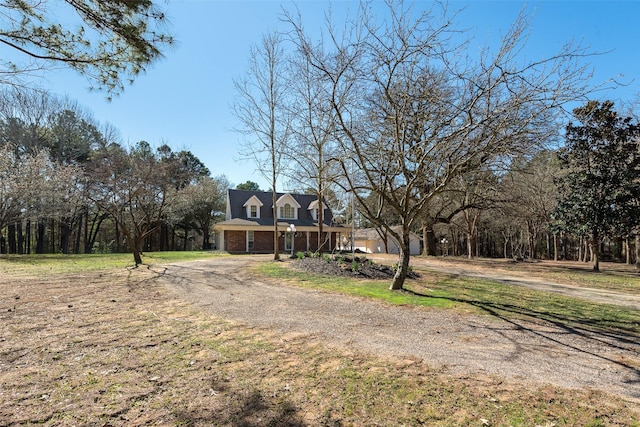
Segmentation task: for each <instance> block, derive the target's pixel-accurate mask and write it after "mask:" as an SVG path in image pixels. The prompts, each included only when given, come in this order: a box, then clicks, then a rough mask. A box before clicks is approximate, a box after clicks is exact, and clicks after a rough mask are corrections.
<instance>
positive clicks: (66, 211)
mask: <svg viewBox="0 0 640 427" xmlns="http://www.w3.org/2000/svg"><path fill="white" fill-rule="evenodd" d="M0 177H1V178H2V179H1V180H0V251H1V253H13V254H24V253H94V252H121V251H131V252H132V253H133V255H134V259H135V261H136V263H137V264H139V263H141V262H142V260H141V256H140V253H141V251H143V250H146V251H151V250H180V249H182V250H186V249H193V248H203V249H209V248H211V246H212V243H211V240H210V230H211V225H212V223H213V222H214V221H215V220H216V219H217V218H219V217H220V216H221V215H222V216H223V215H224V209H225V197H226V190H227V188H228V187H229V183H228V181H227V179H226V178H225V177H224V176H218V177H211V174H210V171H209V170H208V169H207V168H206V166H205V165H204V164H203V163H202V162H201V161H200V160H199V159H198V158H197V157H196V156H195V155H194V154H193V153H191V152H190V151H188V150H180V151H174V150H172V149H171V147H169V146H168V145H167V144H163V145H161V146H160V147H158V148H157V149H155V150H154V149H153V148H152V147H151V145H150V144H149V143H147V142H145V141H140V142H137V143H136V144H134V145H133V146H130V147H129V146H125V145H124V144H122V143H121V142H120V141H119V134H118V131H117V130H116V129H114V128H113V127H111V126H109V125H100V123H98V122H97V121H96V120H95V119H93V118H92V116H91V115H90V114H89V113H87V112H86V111H83V110H82V109H81V108H80V107H79V106H78V105H77V104H75V103H74V102H72V101H70V100H65V99H59V98H56V97H55V96H53V95H51V94H49V93H47V92H43V91H31V90H26V89H21V88H12V89H9V90H6V91H4V92H2V93H0ZM197 236H199V237H198V238H197V239H196V237H197Z"/></svg>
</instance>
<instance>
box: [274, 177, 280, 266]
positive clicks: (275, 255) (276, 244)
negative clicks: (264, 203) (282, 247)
mask: <svg viewBox="0 0 640 427" xmlns="http://www.w3.org/2000/svg"><path fill="white" fill-rule="evenodd" d="M272 184H273V190H272V191H273V193H272V194H273V195H272V202H273V260H274V261H279V260H280V251H279V248H278V207H277V206H276V202H277V201H278V199H277V194H276V174H275V171H274V173H273V181H272Z"/></svg>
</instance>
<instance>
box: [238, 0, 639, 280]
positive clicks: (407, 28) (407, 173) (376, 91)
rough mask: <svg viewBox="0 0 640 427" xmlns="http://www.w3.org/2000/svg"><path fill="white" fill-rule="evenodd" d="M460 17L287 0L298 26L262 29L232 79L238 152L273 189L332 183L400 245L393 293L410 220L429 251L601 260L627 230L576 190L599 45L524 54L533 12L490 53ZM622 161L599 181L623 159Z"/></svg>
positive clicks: (346, 209) (397, 6)
mask: <svg viewBox="0 0 640 427" xmlns="http://www.w3.org/2000/svg"><path fill="white" fill-rule="evenodd" d="M420 6H421V7H422V6H423V5H422V4H421V5H420ZM455 18H456V12H455V11H453V12H451V11H449V10H447V6H446V5H443V4H440V3H434V4H432V5H431V8H430V9H425V10H418V8H417V7H415V5H414V4H413V3H405V2H402V1H389V2H387V10H386V13H385V14H384V16H376V15H375V14H374V13H373V12H372V9H371V4H370V3H367V2H363V3H361V4H360V7H359V9H358V11H357V13H355V14H354V15H353V16H352V17H349V18H347V19H346V20H345V22H344V23H342V22H336V21H335V19H333V18H332V16H331V14H327V15H326V21H325V23H324V26H323V29H322V32H321V34H320V35H315V34H311V33H310V32H309V31H307V26H306V25H305V24H308V23H306V22H304V20H303V19H302V17H301V16H300V14H299V13H297V11H295V10H293V11H286V10H285V11H284V12H283V20H284V21H285V22H286V24H287V25H288V29H287V30H286V31H283V32H280V33H278V32H271V33H268V34H265V36H264V37H263V39H262V40H261V42H260V43H257V44H256V45H255V47H254V48H253V49H252V50H251V52H250V54H249V66H248V68H247V71H246V73H245V74H244V75H243V76H242V77H240V78H239V79H238V80H237V81H236V82H235V84H236V89H237V94H238V96H237V100H236V103H235V105H234V112H235V114H236V117H237V118H238V120H239V123H240V125H239V129H238V130H239V131H240V132H242V133H243V134H244V135H246V137H247V138H246V142H245V145H244V146H243V147H242V150H241V154H243V155H244V156H245V157H246V158H250V159H253V160H255V161H256V164H257V165H258V168H259V170H261V171H262V173H263V175H264V176H265V178H266V179H267V180H268V182H269V183H270V185H271V187H272V188H274V189H275V188H276V184H277V181H278V180H286V182H287V184H286V185H289V186H299V187H305V188H307V187H311V188H314V192H315V193H316V194H317V195H318V197H319V198H322V197H324V196H325V195H326V194H327V193H328V192H329V191H330V190H331V191H334V192H335V193H336V194H339V195H341V199H342V200H343V201H344V202H343V203H342V204H341V206H342V211H343V213H344V214H346V215H347V216H348V217H350V218H348V219H347V220H348V221H358V223H359V224H361V225H368V226H372V227H375V228H376V229H377V230H378V231H379V234H380V235H381V236H383V237H385V238H388V237H393V238H394V239H395V240H396V241H398V242H399V243H400V260H399V261H400V262H399V264H398V265H399V268H398V269H397V272H396V276H395V277H394V280H393V283H392V285H391V289H400V288H402V286H403V283H404V280H405V278H406V274H407V271H408V266H409V260H410V258H409V254H410V252H409V249H410V244H409V242H410V233H411V232H418V233H419V234H421V235H422V236H423V243H424V244H423V251H424V253H425V254H438V253H443V252H445V251H446V252H447V253H454V254H462V253H466V254H467V255H468V256H475V255H485V256H509V257H516V258H528V259H535V258H540V257H554V258H566V259H569V258H576V257H581V258H584V257H585V256H588V257H591V259H594V260H595V259H598V255H599V248H601V247H602V244H603V242H604V240H603V239H604V238H605V237H607V238H609V239H615V238H616V237H618V236H622V235H628V231H626V232H625V233H627V234H624V233H623V234H616V235H613V234H612V232H613V230H614V228H611V227H609V226H606V227H605V228H602V229H600V228H598V226H595V223H590V222H588V221H589V220H588V217H589V215H591V213H588V212H586V209H587V208H586V206H589V204H590V202H585V201H576V202H569V200H570V197H571V195H576V194H577V195H580V196H582V195H583V194H584V193H585V191H583V190H584V189H580V188H578V187H579V186H578V187H577V186H576V185H577V183H582V184H583V185H587V187H588V185H591V184H586V183H585V181H584V179H583V178H579V177H580V176H581V175H580V174H581V173H583V172H581V171H580V170H579V166H580V165H581V164H580V162H579V161H578V160H577V159H578V157H579V156H578V154H577V153H578V151H576V150H578V149H579V147H583V146H584V145H587V146H589V144H592V145H593V144H596V145H597V143H596V142H594V141H595V140H597V139H598V136H597V135H596V134H594V135H591V136H581V133H580V132H582V129H583V127H589V126H591V125H590V124H589V125H588V124H587V123H586V122H585V120H587V118H588V117H589V116H588V114H587V115H586V116H585V114H586V113H584V111H583V110H580V109H576V110H575V117H573V118H572V116H571V114H572V112H573V111H574V106H575V105H577V104H580V103H584V102H586V101H587V100H588V99H589V94H590V93H593V92H594V90H595V89H596V87H597V85H596V86H593V85H591V83H590V78H589V68H588V67H589V64H588V62H587V61H588V58H589V56H590V54H591V53H590V52H589V51H588V50H587V49H586V48H584V47H583V46H581V45H580V44H574V43H571V42H569V43H567V44H566V45H564V46H563V47H562V48H560V50H558V51H556V52H548V53H547V54H546V55H545V56H544V57H543V58H525V57H523V56H522V52H523V51H524V47H525V46H526V42H527V34H528V31H529V25H530V17H529V16H527V15H526V14H521V15H520V16H519V17H518V18H517V19H516V20H515V22H514V23H513V25H512V26H511V28H510V29H509V31H507V32H506V34H505V35H504V36H503V37H502V40H501V42H500V43H499V44H498V45H497V46H486V47H485V48H484V49H481V50H480V51H479V53H478V51H475V50H474V51H471V50H470V49H469V46H470V39H469V38H468V37H467V36H466V35H467V34H468V32H467V31H466V30H462V29H460V28H458V27H457V26H456V25H455ZM607 105H608V104H606V103H605V104H603V105H602V106H600V104H593V103H588V104H587V106H586V107H584V109H593V108H595V109H598V108H601V107H602V108H604V109H606V107H607ZM610 113H611V114H614V113H613V111H612V110H611V111H610ZM573 119H575V120H576V121H577V122H578V123H577V124H575V125H569V126H566V124H567V123H570V122H572V120H573ZM625 120H626V119H623V122H625ZM625 123H627V122H625ZM580 138H583V139H584V140H585V141H583V142H580V143H578V142H577V141H578V140H580ZM634 138H635V136H633V135H630V138H629V139H628V140H629V141H636V139H634ZM613 140H615V141H617V139H615V138H613ZM565 142H566V144H565ZM634 143H635V142H633V143H632V142H629V144H628V146H629V147H631V146H632V145H633V144H634ZM560 147H564V148H562V149H561V148H560ZM591 148H593V147H591ZM612 150H613V151H616V149H612ZM625 150H626V149H625ZM594 153H595V151H594V150H591V152H590V154H588V155H587V157H589V158H594V159H595V157H593V156H595V155H596V154H594ZM616 153H617V151H616ZM625 153H627V154H626V155H627V156H631V154H629V153H628V152H626V151H625ZM576 156H578V157H576ZM621 156H623V154H620V156H618V157H617V159H620V158H622V157H621ZM602 157H603V158H610V156H609V155H608V154H606V153H605V154H603V155H602ZM625 159H626V158H625ZM627 160H628V159H627ZM629 161H631V160H629ZM590 162H591V160H587V164H591V163H590ZM625 164H626V163H625ZM612 168H613V169H611V170H609V169H607V170H608V171H609V172H610V174H609V175H606V176H605V175H603V176H602V182H609V183H610V181H609V178H610V175H611V174H612V173H613V171H614V170H615V171H619V170H621V169H622V168H621V167H620V166H619V165H618V166H615V165H613V166H612ZM605 169H606V168H604V167H603V170H601V171H600V172H601V173H604V170H605ZM625 170H626V169H625ZM591 172H593V171H590V172H588V173H591ZM574 178H575V180H574V181H575V182H574V181H572V179H574ZM627 179H630V177H628V176H627ZM634 179H636V180H637V178H634ZM607 185H610V186H611V185H614V184H607ZM588 188H589V189H591V188H592V187H588ZM611 190H612V188H611V187H607V188H606V189H605V188H604V184H603V188H602V189H601V191H603V192H605V193H608V194H610V192H611ZM599 191H600V190H599ZM616 191H617V190H616ZM616 194H617V193H616ZM594 197H595V196H594ZM612 197H613V196H612ZM625 198H626V199H625ZM614 199H615V203H622V199H625V200H627V199H628V200H627V201H625V205H624V206H625V208H624V209H622V208H618V207H615V208H609V209H608V211H607V213H606V215H609V216H607V218H609V219H610V220H611V221H613V222H615V221H617V220H618V219H619V217H617V216H615V217H614V216H611V215H610V214H611V213H612V212H613V211H615V212H616V214H617V213H619V212H626V215H627V217H629V215H631V212H632V211H631V210H630V208H629V209H627V207H628V206H631V205H633V203H631V202H630V201H629V200H631V199H632V197H631V196H630V195H628V194H627V195H625V196H624V197H623V196H622V195H620V196H615V197H614ZM349 200H351V202H350V201H349ZM560 201H562V202H560ZM603 203H605V204H606V203H613V202H611V200H608V201H607V202H603ZM616 206H617V205H616ZM582 208H584V209H585V212H584V213H582V212H580V209H582ZM579 212H580V214H579V215H578V213H579ZM338 213H340V212H338ZM570 213H571V214H575V215H574V216H573V217H572V216H571V215H570ZM598 218H600V220H604V219H603V217H602V216H598ZM614 218H615V219H614ZM398 226H399V227H398ZM634 227H635V225H633V226H632V225H631V224H627V228H626V230H632V229H634ZM616 230H617V229H616ZM611 242H612V243H613V240H611ZM585 254H587V255H585ZM275 255H276V257H277V253H276V254H275ZM596 266H597V263H595V261H594V268H597V267H596Z"/></svg>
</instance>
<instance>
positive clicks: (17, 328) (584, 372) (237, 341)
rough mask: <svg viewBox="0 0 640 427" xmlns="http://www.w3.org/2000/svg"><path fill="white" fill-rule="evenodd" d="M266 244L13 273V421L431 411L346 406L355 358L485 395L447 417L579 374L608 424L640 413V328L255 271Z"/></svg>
mask: <svg viewBox="0 0 640 427" xmlns="http://www.w3.org/2000/svg"><path fill="white" fill-rule="evenodd" d="M266 259H268V257H260V256H256V257H249V256H248V257H221V258H214V259H208V260H202V261H196V262H189V263H181V264H174V265H168V266H159V265H155V266H151V267H150V268H149V269H145V268H139V269H128V270H120V271H117V272H97V273H86V274H72V275H69V274H65V275H57V274H50V275H46V276H44V277H43V276H37V277H36V276H34V275H30V274H28V273H23V274H17V275H16V274H14V275H12V276H11V277H10V279H9V280H8V281H7V277H6V276H5V277H3V278H2V279H0V280H4V281H3V282H2V283H1V286H2V293H1V296H0V324H1V325H2V327H1V329H0V426H14V425H36V424H37V425H42V424H44V425H65V426H66V425H97V426H115V425H225V426H235V425H243V426H263V425H264V426H266V425H273V426H276V425H288V426H302V425H332V426H341V425H367V422H366V421H363V420H376V419H377V420H378V421H377V422H376V423H382V424H384V422H381V421H380V420H384V419H385V418H384V417H385V414H384V413H382V414H377V415H376V414H375V413H374V411H375V408H376V407H382V408H384V410H386V411H389V413H388V414H386V416H390V417H393V419H398V420H401V419H405V420H406V424H407V425H418V424H425V423H424V422H418V421H416V420H418V418H411V417H415V416H418V415H416V414H413V412H411V411H413V409H411V407H409V406H410V405H409V406H407V404H403V405H400V406H401V407H402V409H401V410H398V411H399V412H398V413H396V412H393V411H395V409H393V408H395V407H392V406H385V405H384V404H381V402H380V401H377V400H376V399H378V398H379V397H378V396H375V395H371V396H365V397H364V398H363V400H364V401H367V400H370V401H371V402H373V403H372V405H371V407H367V408H365V409H366V410H367V411H369V412H366V411H365V412H362V411H364V409H353V408H349V407H345V406H344V405H345V401H344V400H343V399H344V393H346V392H345V390H343V389H340V387H341V386H337V385H336V384H334V383H333V382H332V381H334V380H333V377H335V373H336V372H343V371H342V369H346V368H345V366H346V365H348V366H347V367H349V366H360V367H363V369H364V370H365V371H366V372H373V373H379V372H386V374H385V375H390V376H392V377H393V378H396V380H398V379H401V381H403V382H406V381H409V380H410V379H411V381H413V380H414V379H417V380H416V381H418V382H417V383H416V387H424V389H425V390H426V389H427V387H428V385H430V384H434V385H435V387H436V389H437V390H438V393H445V391H444V390H446V391H447V392H448V393H449V396H450V397H448V399H450V400H446V398H445V397H439V398H438V399H440V400H438V399H436V404H437V405H438V406H437V407H440V408H442V410H447V411H454V410H455V407H456V405H458V404H459V400H460V399H461V396H463V397H464V396H467V397H464V398H468V399H472V398H475V397H473V396H478V395H480V396H483V397H481V398H480V399H479V400H481V401H482V402H483V404H482V408H481V409H477V410H476V409H474V410H467V411H466V412H465V411H463V413H455V412H454V413H453V415H450V417H449V418H447V419H448V420H449V421H448V423H449V424H438V423H434V424H433V425H468V424H471V421H470V420H474V424H477V425H481V424H485V423H484V422H483V421H482V422H481V420H484V419H485V418H483V417H487V419H491V417H492V416H493V417H495V420H497V421H495V422H494V423H492V424H491V425H507V424H505V423H501V422H500V416H501V415H500V414H501V413H502V412H501V409H499V408H498V404H497V403H496V402H497V401H498V400H501V399H504V400H505V401H509V400H514V399H521V400H522V399H524V400H527V399H532V400H535V399H541V402H540V405H541V406H543V407H545V408H547V409H545V411H546V412H548V413H549V414H552V413H553V412H554V411H556V410H557V411H560V409H554V408H560V407H562V406H563V401H564V400H565V399H567V397H566V396H567V395H566V394H565V393H564V392H563V391H562V388H565V387H567V388H569V389H572V390H575V393H571V395H572V397H571V398H573V399H576V400H577V401H579V402H580V404H579V405H580V406H581V407H582V409H581V410H583V411H584V412H585V413H586V414H591V415H592V416H593V417H598V419H599V417H603V418H604V419H607V420H608V421H607V423H606V425H633V423H634V422H635V421H633V420H636V421H637V420H638V417H639V415H638V414H639V412H638V411H640V343H638V342H637V340H636V339H630V337H625V336H619V335H616V336H610V335H604V334H598V333H597V332H585V331H575V330H574V331H572V330H568V329H566V328H564V327H562V326H559V325H553V324H547V323H530V322H524V321H522V322H512V321H507V320H504V319H498V318H490V317H482V316H472V315H464V314H461V313H451V312H446V311H434V310H422V309H415V308H408V307H391V306H388V305H385V304H381V303H375V302H370V301H366V300H363V299H359V298H348V297H344V296H340V295H334V294H331V293H326V292H318V291H310V290H304V289H299V288H295V287H290V286H283V285H282V284H278V283H273V282H270V281H268V280H264V279H261V278H257V277H255V276H253V275H252V274H251V273H250V272H249V270H248V268H247V267H248V266H249V265H251V264H252V263H254V262H261V261H265V260H266ZM370 357H374V358H375V359H370ZM377 358H380V359H377ZM345 364H346V365H345ZM389 367H392V369H389ZM350 369H353V368H350ZM348 372H351V371H348ZM349 375H351V374H349ZM443 376H444V378H445V379H444V380H443ZM318 378H322V381H320V380H318ZM309 381H311V382H309ZM319 381H320V382H319ZM394 381H395V380H394ZM367 387H370V386H367ZM376 387H377V388H380V387H382V385H380V384H377V385H376V386H375V387H374V389H375V388H376ZM394 387H395V386H394ZM529 389H530V390H541V389H542V390H545V391H544V392H543V396H544V397H540V393H539V392H535V391H531V393H532V394H529V393H530V392H529V391H528V390H529ZM314 390H315V392H314ZM558 390H559V391H558ZM356 392H357V391H354V393H356ZM336 393H340V394H336ZM536 393H537V394H536ZM379 394H382V395H384V394H385V393H384V391H382V392H380V393H379ZM485 395H486V396H485ZM608 396H614V397H613V398H610V397H608ZM615 396H618V397H621V398H622V400H619V399H618V398H617V397H615ZM332 402H333V403H332ZM336 402H342V403H340V405H342V406H334V405H336ZM456 402H458V403H456ZM412 405H414V404H412ZM421 405H426V403H421ZM473 405H476V406H477V404H476V403H474V404H473ZM504 405H506V403H504ZM474 408H475V406H474ZM414 409H415V408H414ZM436 411H437V409H429V408H422V409H421V415H420V416H421V417H423V418H421V419H423V420H424V419H425V418H424V417H426V416H427V415H425V414H430V413H431V412H434V413H435V412H436ZM409 412H410V414H409ZM476 412H477V413H476ZM484 412H487V413H489V414H490V415H483V414H484ZM546 412H545V413H546ZM336 414H337V415H336ZM481 415H482V417H481ZM376 416H377V417H378V418H375V417H376ZM403 417H405V418H403ZM549 417H550V418H549V419H553V417H552V416H551V415H549ZM434 419H435V418H434ZM214 420H215V422H214ZM412 420H413V421H412ZM451 420H454V421H451ZM455 420H458V422H456V421H455ZM372 424H374V421H372ZM426 425H430V424H428V423H426ZM485 425H489V424H485ZM549 425H552V424H549Z"/></svg>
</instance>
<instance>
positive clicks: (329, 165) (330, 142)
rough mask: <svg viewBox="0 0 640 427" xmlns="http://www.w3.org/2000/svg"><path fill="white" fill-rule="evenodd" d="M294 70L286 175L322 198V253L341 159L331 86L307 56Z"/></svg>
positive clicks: (300, 58) (296, 61) (296, 58)
mask: <svg viewBox="0 0 640 427" xmlns="http://www.w3.org/2000/svg"><path fill="white" fill-rule="evenodd" d="M298 53H300V52H298ZM290 70H291V71H290V72H291V75H292V77H293V78H292V79H291V85H290V88H291V91H292V94H291V95H292V97H293V100H292V103H291V106H290V107H289V108H290V111H291V119H292V126H291V129H292V135H291V141H290V143H289V144H287V147H286V151H285V155H286V161H287V164H288V165H289V167H288V168H287V170H286V171H285V173H286V174H287V175H288V176H289V178H290V180H291V181H292V182H293V183H294V184H295V185H297V186H304V185H305V184H307V185H308V187H309V188H311V189H313V192H314V193H315V195H316V197H317V199H318V207H317V209H318V210H317V212H318V214H317V218H316V219H317V221H318V243H317V248H318V251H322V250H323V249H325V248H324V245H325V243H327V242H328V236H324V234H323V226H324V199H325V195H326V192H327V190H328V188H329V186H330V185H331V183H332V182H333V181H334V179H335V176H336V172H337V168H336V167H335V161H334V159H335V158H336V157H337V156H339V152H338V150H337V148H338V147H337V141H336V139H335V116H334V114H333V109H332V108H331V104H330V102H329V99H330V98H329V96H328V95H329V94H328V90H329V89H330V88H331V86H330V85H329V84H328V83H329V82H328V81H327V80H326V78H324V76H323V75H322V73H320V72H318V70H317V69H316V68H314V67H313V66H312V65H311V64H310V63H309V62H308V61H307V57H306V56H305V55H303V54H302V55H301V54H298V55H295V56H294V57H293V59H292V61H291V63H290Z"/></svg>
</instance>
